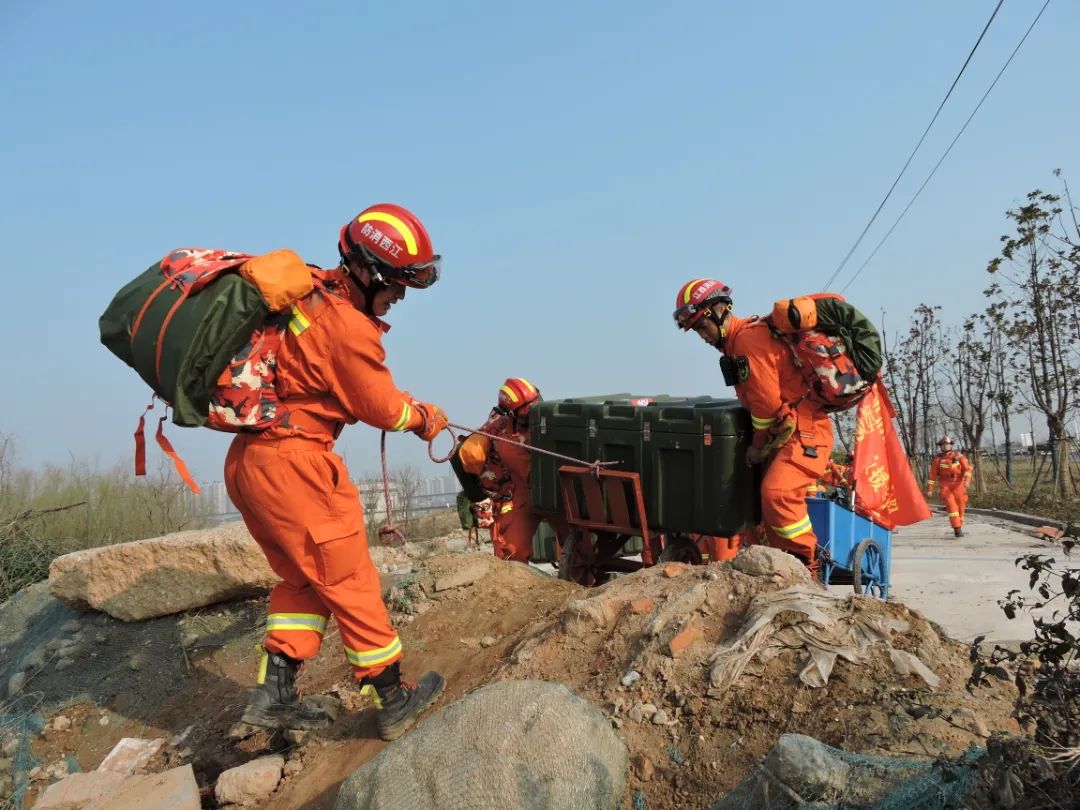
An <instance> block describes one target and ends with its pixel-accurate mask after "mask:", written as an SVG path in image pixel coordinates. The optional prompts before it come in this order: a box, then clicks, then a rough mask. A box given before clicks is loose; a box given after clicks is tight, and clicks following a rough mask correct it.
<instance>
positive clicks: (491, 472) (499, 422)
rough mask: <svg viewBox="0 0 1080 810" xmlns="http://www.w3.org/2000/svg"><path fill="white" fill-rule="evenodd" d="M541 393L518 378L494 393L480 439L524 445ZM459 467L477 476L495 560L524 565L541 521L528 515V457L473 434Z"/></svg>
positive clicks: (463, 447) (462, 451) (522, 450)
mask: <svg viewBox="0 0 1080 810" xmlns="http://www.w3.org/2000/svg"><path fill="white" fill-rule="evenodd" d="M539 401H540V391H539V390H537V388H536V386H535V385H533V384H532V383H531V382H529V381H528V380H526V379H524V378H523V377H511V378H510V379H508V380H507V381H506V382H505V383H503V385H502V387H501V388H500V389H499V399H498V404H497V405H496V406H495V408H494V409H492V411H491V415H490V416H488V420H487V421H486V422H485V423H484V424H483V426H482V427H481V428H480V429H481V430H483V431H484V432H485V433H490V434H492V435H494V436H501V437H504V438H507V439H511V440H513V441H516V442H522V443H523V444H528V443H529V411H531V410H532V407H533V405H534V404H536V403H537V402H539ZM459 453H460V458H461V466H462V467H463V468H464V470H465V472H467V473H471V474H472V475H476V476H478V477H479V479H480V486H481V487H483V489H484V491H485V492H487V493H488V495H489V496H490V497H491V505H492V513H493V515H494V517H495V525H494V530H493V531H492V535H491V540H492V544H493V545H494V550H495V556H496V557H498V558H500V559H503V560H517V561H518V562H528V561H529V557H530V555H531V554H532V548H533V535H535V534H536V529H537V527H538V526H539V525H540V519H539V518H538V517H536V516H535V515H534V514H533V502H532V490H531V489H530V486H529V470H530V467H529V451H528V450H527V449H526V448H524V447H519V446H517V445H514V444H509V443H508V442H500V441H497V440H494V439H490V438H488V437H487V436H482V435H481V434H479V433H474V434H472V435H471V436H469V438H467V439H466V440H465V441H464V442H462V444H461V449H460V451H459Z"/></svg>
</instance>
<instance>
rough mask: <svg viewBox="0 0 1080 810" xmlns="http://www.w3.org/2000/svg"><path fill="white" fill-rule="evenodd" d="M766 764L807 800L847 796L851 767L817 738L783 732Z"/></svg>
mask: <svg viewBox="0 0 1080 810" xmlns="http://www.w3.org/2000/svg"><path fill="white" fill-rule="evenodd" d="M762 766H763V767H764V768H766V769H768V771H769V772H770V773H771V774H772V775H773V776H775V777H776V778H777V779H779V780H780V781H781V782H783V783H784V784H785V785H787V786H788V787H790V788H791V789H792V790H794V791H795V792H796V793H798V794H799V795H800V796H802V797H803V798H804V799H810V800H816V799H819V798H826V797H835V796H843V795H844V791H845V789H846V788H847V780H848V775H849V773H850V771H851V766H850V765H848V764H847V763H846V762H844V761H843V760H841V759H838V758H837V757H835V756H834V755H833V754H832V752H831V751H829V749H828V748H827V747H826V746H825V745H824V744H822V743H820V742H818V741H817V740H815V739H814V738H813V737H806V736H804V735H802V734H782V735H780V739H779V740H778V741H777V743H776V745H774V746H773V747H772V750H771V751H769V753H768V754H767V755H766V756H765V761H764V762H763V763H762Z"/></svg>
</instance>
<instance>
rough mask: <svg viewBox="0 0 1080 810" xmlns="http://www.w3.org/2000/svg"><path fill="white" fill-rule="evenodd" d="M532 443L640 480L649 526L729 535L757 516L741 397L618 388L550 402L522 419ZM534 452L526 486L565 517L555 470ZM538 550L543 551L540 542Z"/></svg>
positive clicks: (555, 464) (540, 504)
mask: <svg viewBox="0 0 1080 810" xmlns="http://www.w3.org/2000/svg"><path fill="white" fill-rule="evenodd" d="M529 433H530V440H531V442H532V445H533V446H534V447H537V448H541V449H544V450H551V451H554V452H557V453H562V454H564V455H567V456H573V457H574V458H579V459H581V460H583V461H618V462H619V464H617V465H615V466H613V467H611V468H609V469H615V470H623V471H629V472H636V473H638V474H639V475H640V477H641V485H642V492H643V496H644V500H645V512H646V514H647V515H648V519H649V528H650V529H653V530H655V531H658V532H668V533H676V532H677V533H700V534H707V535H713V536H719V537H729V536H731V535H733V534H737V533H738V532H740V531H742V530H744V529H745V528H746V527H748V526H751V525H753V524H755V523H757V522H758V521H759V520H760V509H761V506H760V497H759V482H758V480H757V471H756V469H755V468H751V467H748V466H747V465H746V463H745V461H744V456H745V454H746V449H747V448H748V447H749V446H750V437H751V433H752V428H751V424H750V414H749V413H748V412H747V411H746V410H745V409H744V408H742V407H741V406H740V405H739V403H738V401H736V400H731V399H713V398H710V397H704V396H702V397H671V396H666V395H664V396H653V397H635V396H630V395H624V394H616V395H610V396H606V397H587V398H575V399H563V400H549V401H545V402H541V403H538V404H537V405H536V406H534V407H533V409H532V413H531V414H530V416H529ZM564 464H570V462H567V461H562V460H559V459H555V458H552V457H550V456H545V455H542V454H539V453H534V454H533V457H532V472H531V478H532V493H533V502H534V504H535V508H536V509H537V510H539V511H540V512H548V513H555V514H559V515H561V514H563V504H562V493H561V492H560V489H559V480H558V468H559V467H560V466H562V465H564ZM537 540H538V543H537V546H539V547H540V548H537V551H540V550H541V549H542V548H543V549H544V550H546V547H547V546H548V545H549V543H547V542H539V541H540V538H539V536H538V538H537Z"/></svg>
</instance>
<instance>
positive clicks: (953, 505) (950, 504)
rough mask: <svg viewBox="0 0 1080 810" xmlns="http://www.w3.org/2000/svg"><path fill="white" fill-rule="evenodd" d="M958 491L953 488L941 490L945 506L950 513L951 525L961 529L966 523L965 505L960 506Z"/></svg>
mask: <svg viewBox="0 0 1080 810" xmlns="http://www.w3.org/2000/svg"><path fill="white" fill-rule="evenodd" d="M957 496H958V493H957V492H956V491H954V490H952V489H945V488H943V489H942V490H941V500H942V501H944V502H945V508H946V509H947V510H948V513H949V525H950V526H952V527H953V528H954V529H959V528H961V527H962V526H963V525H964V516H963V507H961V506H960V498H959V497H957Z"/></svg>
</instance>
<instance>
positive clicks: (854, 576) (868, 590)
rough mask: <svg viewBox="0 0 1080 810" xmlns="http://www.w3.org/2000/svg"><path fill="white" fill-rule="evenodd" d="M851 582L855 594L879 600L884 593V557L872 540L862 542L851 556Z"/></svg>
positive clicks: (879, 547)
mask: <svg viewBox="0 0 1080 810" xmlns="http://www.w3.org/2000/svg"><path fill="white" fill-rule="evenodd" d="M851 581H852V585H853V587H854V588H855V593H862V594H866V595H867V596H876V597H877V598H878V599H880V598H881V596H882V594H883V593H884V592H885V555H884V554H883V553H882V552H881V546H879V545H878V544H877V543H875V542H874V541H873V540H869V539H867V540H863V541H862V542H861V543H859V545H857V546H856V547H855V553H854V554H852V555H851Z"/></svg>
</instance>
